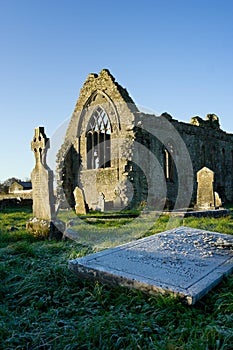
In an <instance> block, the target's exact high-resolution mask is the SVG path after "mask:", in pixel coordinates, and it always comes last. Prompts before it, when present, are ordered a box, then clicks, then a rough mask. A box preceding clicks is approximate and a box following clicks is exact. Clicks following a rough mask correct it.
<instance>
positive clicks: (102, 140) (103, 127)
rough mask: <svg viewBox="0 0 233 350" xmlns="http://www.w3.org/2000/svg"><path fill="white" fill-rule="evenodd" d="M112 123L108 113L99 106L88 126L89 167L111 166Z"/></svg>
mask: <svg viewBox="0 0 233 350" xmlns="http://www.w3.org/2000/svg"><path fill="white" fill-rule="evenodd" d="M110 136H111V124H110V120H109V118H108V115H107V113H106V112H105V111H104V110H103V109H102V108H100V107H97V108H96V109H95V111H94V112H93V113H92V115H91V118H90V120H89V122H88V126H87V169H98V168H109V167H110V166H111V160H110V156H111V154H110V153H111V149H110V146H111V145H110Z"/></svg>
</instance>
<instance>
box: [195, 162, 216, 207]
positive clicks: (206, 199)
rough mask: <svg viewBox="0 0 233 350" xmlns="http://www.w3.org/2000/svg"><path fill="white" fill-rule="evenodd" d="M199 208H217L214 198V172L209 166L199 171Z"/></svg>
mask: <svg viewBox="0 0 233 350" xmlns="http://www.w3.org/2000/svg"><path fill="white" fill-rule="evenodd" d="M197 182H198V186H197V204H196V206H197V208H200V209H206V210H208V209H213V208H215V199H214V189H213V184H214V172H213V171H212V170H210V169H208V168H207V167H204V168H202V169H201V170H199V171H198V172H197Z"/></svg>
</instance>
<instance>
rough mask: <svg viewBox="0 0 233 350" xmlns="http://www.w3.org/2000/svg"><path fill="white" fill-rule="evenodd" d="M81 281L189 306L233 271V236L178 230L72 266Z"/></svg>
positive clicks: (110, 250) (74, 263) (79, 260)
mask: <svg viewBox="0 0 233 350" xmlns="http://www.w3.org/2000/svg"><path fill="white" fill-rule="evenodd" d="M69 268H70V269H71V270H73V271H74V272H75V273H76V274H77V275H78V276H79V277H80V278H89V279H94V280H96V279H97V280H100V281H101V282H104V283H109V284H112V285H120V286H124V287H130V288H136V289H140V290H142V291H143V292H147V293H150V294H153V293H158V292H159V293H162V294H167V293H169V294H173V295H174V296H178V297H180V298H182V299H183V300H184V301H185V302H186V303H188V304H189V305H192V304H195V303H196V302H197V301H198V300H199V299H200V298H201V297H203V296H204V295H205V294H206V293H208V292H209V291H210V290H211V289H212V288H213V287H214V286H216V285H217V284H218V283H219V282H220V281H221V279H222V278H223V276H227V275H229V274H231V273H232V272H233V237H232V236H231V235H225V234H221V233H217V232H209V231H204V230H199V229H192V228H189V227H179V228H176V229H172V230H169V231H166V232H162V233H159V234H156V235H153V236H150V237H146V238H143V239H140V240H138V241H136V242H131V243H127V244H125V245H122V246H118V247H115V248H112V249H106V250H104V251H102V252H99V253H95V254H91V255H88V256H85V257H83V258H78V259H75V260H71V261H69Z"/></svg>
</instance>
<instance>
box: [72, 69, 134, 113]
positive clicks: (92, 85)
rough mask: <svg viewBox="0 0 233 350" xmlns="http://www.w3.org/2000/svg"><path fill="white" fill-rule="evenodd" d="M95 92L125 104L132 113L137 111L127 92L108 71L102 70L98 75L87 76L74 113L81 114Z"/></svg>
mask: <svg viewBox="0 0 233 350" xmlns="http://www.w3.org/2000/svg"><path fill="white" fill-rule="evenodd" d="M96 91H101V92H104V93H106V95H108V96H109V97H110V98H111V100H112V101H114V102H119V103H121V102H125V103H127V104H128V105H129V109H130V110H131V111H132V112H137V111H138V109H137V107H136V105H135V103H134V101H133V100H132V98H131V97H130V95H129V93H128V91H127V90H126V89H125V88H123V87H122V86H121V85H120V84H118V83H117V82H116V81H115V78H114V77H113V76H112V74H111V73H110V72H109V70H108V69H102V70H101V72H100V73H99V74H95V73H91V74H89V75H88V77H87V79H86V81H85V83H84V85H83V87H82V88H81V90H80V95H79V98H78V101H77V104H76V106H75V110H74V112H81V111H82V109H83V108H84V107H85V105H86V104H87V103H88V98H91V96H92V95H93V94H94V93H96Z"/></svg>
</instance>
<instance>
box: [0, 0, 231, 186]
mask: <svg viewBox="0 0 233 350" xmlns="http://www.w3.org/2000/svg"><path fill="white" fill-rule="evenodd" d="M0 45H1V51H0V102H1V103H0V115H1V137H0V164H1V170H0V181H4V180H5V179H7V178H9V177H13V176H15V177H19V178H21V179H24V178H25V177H29V176H30V172H31V170H32V168H33V167H34V156H33V154H32V152H31V150H30V142H31V140H32V137H33V133H34V128H35V127H37V126H45V128H46V133H47V136H49V137H51V136H52V135H53V133H54V132H55V131H56V129H57V127H58V126H59V125H60V124H61V123H62V122H63V121H64V120H65V119H67V118H68V117H70V115H71V113H72V111H73V108H74V106H75V103H76V100H77V98H78V95H79V90H80V88H81V87H82V84H83V82H84V81H85V79H86V77H87V75H88V74H89V73H90V72H96V73H98V72H99V71H100V70H101V69H102V68H108V69H109V70H110V71H111V73H112V74H113V75H114V76H115V77H116V80H117V81H118V82H119V83H120V84H121V85H123V86H124V87H126V88H127V90H128V91H129V93H130V95H131V97H132V98H133V99H134V101H135V102H136V103H137V104H138V105H139V106H143V107H146V108H149V109H151V110H154V111H155V112H157V113H162V112H164V111H167V112H169V113H170V114H171V115H172V116H173V117H174V118H175V119H178V120H182V121H187V122H188V121H189V120H190V118H191V117H192V116H195V115H199V116H201V117H205V116H206V114H207V113H215V114H217V115H218V116H219V117H220V123H221V126H222V128H223V129H224V130H227V131H228V132H233V121H232V117H233V1H231V0H219V1H217V0H211V1H207V0H195V1H193V0H185V1H181V0H143V1H138V0H134V1H133V0H132V1H131V0H117V1H111V0H108V1H105V0H98V1H94V0H89V1H83V0H80V1H79V0H0Z"/></svg>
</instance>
